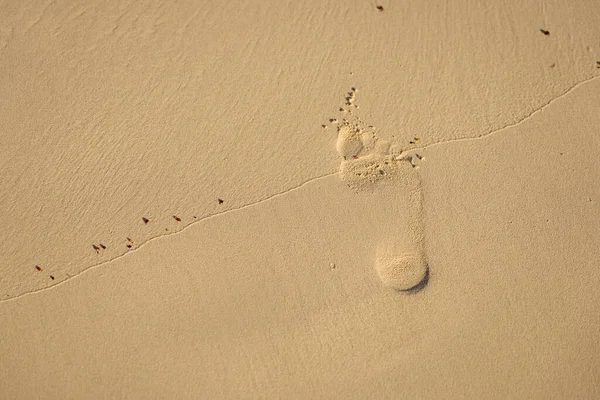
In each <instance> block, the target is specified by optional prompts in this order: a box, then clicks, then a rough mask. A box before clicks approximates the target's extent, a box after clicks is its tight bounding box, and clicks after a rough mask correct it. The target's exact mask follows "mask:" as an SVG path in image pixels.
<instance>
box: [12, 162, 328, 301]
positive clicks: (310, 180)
mask: <svg viewBox="0 0 600 400" xmlns="http://www.w3.org/2000/svg"><path fill="white" fill-rule="evenodd" d="M338 173H339V172H338V171H336V172H330V173H328V174H325V175H321V176H317V177H316V178H311V179H308V180H306V181H304V182H302V183H300V184H299V185H297V186H294V187H293V188H290V189H286V190H284V191H283V192H279V193H275V194H273V195H270V196H268V197H265V198H264V199H260V200H257V201H255V202H252V203H248V204H244V205H243V206H239V207H234V208H230V209H228V210H225V211H221V212H218V213H214V214H210V215H207V216H205V217H203V218H200V219H197V220H195V221H192V222H190V223H189V224H187V225H186V226H184V227H183V228H181V229H180V230H178V231H176V232H170V233H166V234H162V235H157V236H153V237H151V238H150V239H148V240H146V241H145V242H143V243H140V244H139V246H137V247H135V248H134V249H131V250H129V251H127V252H125V253H123V254H120V255H118V256H115V257H113V258H111V259H108V260H105V261H102V262H100V263H98V264H94V265H91V266H90V267H88V268H86V269H84V270H82V271H80V272H78V273H76V274H74V275H71V276H69V277H68V278H66V279H65V280H63V281H61V282H58V283H56V284H54V285H52V286H48V287H44V288H40V289H35V290H30V291H28V292H25V293H21V294H19V295H17V296H14V297H11V298H8V299H3V300H0V303H4V302H6V301H12V300H16V299H19V298H21V297H24V296H27V295H30V294H34V293H39V292H43V291H46V290H50V289H53V288H56V287H58V286H60V285H62V284H64V283H66V282H69V281H70V280H71V279H73V278H75V277H78V276H80V275H83V274H84V273H86V272H87V271H90V270H92V269H94V268H98V267H100V266H102V265H105V264H108V263H111V262H113V261H115V260H118V259H120V258H123V257H126V256H127V255H129V254H131V253H134V252H136V251H138V250H140V249H141V248H142V247H144V246H146V245H147V244H148V243H150V242H152V241H154V240H156V239H160V238H163V237H166V236H171V235H177V234H179V233H181V232H183V231H185V230H186V229H188V228H189V227H190V226H192V225H194V224H197V223H199V222H202V221H205V220H207V219H211V218H216V217H219V216H221V215H225V214H228V213H232V212H235V211H240V210H243V209H245V208H248V207H253V206H256V205H258V204H260V203H264V202H266V201H269V200H272V199H274V198H276V197H280V196H284V195H286V194H287V193H290V192H293V191H296V190H298V189H300V188H302V187H304V186H305V185H308V184H309V183H311V182H315V181H318V180H321V179H325V178H329V177H330V176H333V175H337V174H338Z"/></svg>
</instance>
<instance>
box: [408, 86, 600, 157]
mask: <svg viewBox="0 0 600 400" xmlns="http://www.w3.org/2000/svg"><path fill="white" fill-rule="evenodd" d="M599 78H600V75H596V76H592V77H591V78H588V79H584V80H583V81H581V82H578V83H576V84H575V85H573V86H571V87H570V88H568V89H567V90H566V91H565V92H564V93H562V94H561V95H558V96H556V97H554V98H552V99H550V100H548V101H547V102H546V103H544V104H543V105H542V106H540V107H539V108H537V109H535V110H533V111H532V112H531V113H529V114H528V115H526V116H525V117H523V118H521V119H520V120H518V121H517V122H514V123H512V124H508V125H505V126H503V127H502V128H498V129H495V130H493V131H489V132H486V133H482V134H481V135H479V136H471V137H463V138H456V139H449V140H443V141H441V142H434V143H430V144H427V145H425V146H422V147H413V148H411V149H409V150H406V151H403V152H402V153H401V154H400V155H399V157H403V156H405V155H409V154H410V153H412V152H414V151H415V150H424V149H427V148H429V147H435V146H439V145H442V144H446V143H453V142H463V141H469V140H479V139H484V138H487V137H489V136H492V135H495V134H496V133H499V132H502V131H504V130H507V129H510V128H513V127H515V126H518V125H521V124H522V123H524V122H525V121H527V120H528V119H530V118H532V117H533V116H535V115H536V114H538V113H539V112H541V111H542V110H544V108H546V107H548V106H549V105H550V104H552V103H554V102H555V101H557V100H559V99H561V98H563V97H565V96H566V95H568V94H569V93H571V92H572V91H573V90H575V89H577V88H578V87H580V86H582V85H585V84H586V83H589V82H591V81H593V80H595V79H599Z"/></svg>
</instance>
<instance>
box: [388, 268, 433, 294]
mask: <svg viewBox="0 0 600 400" xmlns="http://www.w3.org/2000/svg"><path fill="white" fill-rule="evenodd" d="M428 283H429V265H427V268H426V269H425V274H424V275H423V279H421V281H420V282H419V283H417V284H416V285H414V286H412V287H409V288H408V289H396V290H398V291H399V292H402V293H406V294H415V293H418V292H420V291H421V290H423V289H424V288H425V286H427V284H428Z"/></svg>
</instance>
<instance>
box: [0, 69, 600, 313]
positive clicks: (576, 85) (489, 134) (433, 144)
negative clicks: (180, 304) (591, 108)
mask: <svg viewBox="0 0 600 400" xmlns="http://www.w3.org/2000/svg"><path fill="white" fill-rule="evenodd" d="M599 78H600V75H596V76H593V77H591V78H588V79H585V80H583V81H581V82H578V83H576V84H575V85H573V86H571V87H570V88H568V89H567V90H566V91H565V92H564V93H562V94H561V95H559V96H557V97H554V98H552V99H550V100H549V101H547V102H546V103H544V104H543V105H542V106H540V107H539V108H537V109H535V110H534V111H532V112H531V113H530V114H528V115H526V116H525V117H523V118H521V119H520V120H519V121H517V122H515V123H512V124H508V125H505V126H503V127H502V128H499V129H496V130H493V131H490V132H487V133H483V134H481V135H479V136H473V137H465V138H456V139H449V140H444V141H441V142H434V143H430V144H428V145H426V146H422V147H415V148H412V149H410V150H406V151H404V152H402V154H400V155H399V156H398V158H402V157H403V156H407V155H409V154H410V153H412V152H414V151H416V150H423V149H426V148H429V147H434V146H439V145H443V144H446V143H452V142H461V141H468V140H479V139H484V138H487V137H489V136H491V135H495V134H496V133H499V132H502V131H504V130H507V129H510V128H513V127H515V126H518V125H520V124H522V123H524V122H525V121H527V120H528V119H530V118H532V117H533V116H535V115H536V114H538V113H539V112H541V111H542V110H543V109H544V108H546V107H548V106H549V105H550V104H552V103H554V102H555V101H557V100H559V99H561V98H563V97H565V96H566V95H568V94H569V93H571V92H572V91H573V90H575V89H577V88H578V87H580V86H582V85H584V84H586V83H589V82H591V81H593V80H595V79H599ZM337 174H339V171H336V172H330V173H327V174H325V175H321V176H317V177H315V178H311V179H308V180H306V181H304V182H302V183H300V184H299V185H297V186H294V187H292V188H290V189H286V190H284V191H282V192H279V193H275V194H273V195H271V196H268V197H265V198H264V199H261V200H257V201H255V202H252V203H248V204H245V205H243V206H239V207H236V208H230V209H228V210H226V211H222V212H219V213H215V214H210V215H207V216H205V217H203V218H200V219H198V220H196V221H193V222H191V223H189V224H188V225H186V226H185V227H183V228H182V229H181V230H179V231H177V232H170V233H167V234H162V235H157V236H153V237H151V238H150V239H148V240H147V241H145V242H143V243H140V245H139V246H137V247H136V248H135V249H132V250H130V251H127V252H126V253H123V254H120V255H118V256H116V257H113V258H111V259H109V260H105V261H102V262H100V263H98V264H94V265H92V266H90V267H88V268H86V269H84V270H82V271H80V272H78V273H77V274H75V275H71V276H69V277H68V278H67V279H65V280H63V281H61V282H59V283H57V284H55V285H52V286H48V287H45V288H40V289H36V290H31V291H28V292H25V293H22V294H20V295H18V296H14V297H11V298H8V299H3V300H0V303H4V302H6V301H13V300H17V299H20V298H21V297H24V296H28V295H31V294H35V293H39V292H43V291H46V290H50V289H53V288H56V287H58V286H60V285H63V284H65V283H66V282H69V281H71V279H73V278H75V277H78V276H81V275H83V274H84V273H86V272H87V271H90V270H92V269H94V268H98V267H100V266H102V265H105V264H108V263H111V262H113V261H115V260H118V259H120V258H123V257H126V256H127V255H128V254H131V253H133V252H136V251H138V250H140V249H141V248H142V247H144V246H145V245H147V244H148V243H150V242H152V241H154V240H156V239H159V238H162V237H166V236H171V235H176V234H178V233H181V232H183V231H184V230H186V229H188V228H189V227H190V226H192V225H194V224H196V223H199V222H201V221H204V220H207V219H209V218H216V217H218V216H221V215H225V214H228V213H231V212H235V211H239V210H243V209H245V208H248V207H252V206H256V205H258V204H261V203H263V202H266V201H269V200H271V199H274V198H276V197H280V196H283V195H285V194H287V193H289V192H292V191H295V190H298V189H300V188H302V187H304V186H305V185H307V184H309V183H311V182H314V181H318V180H321V179H325V178H328V177H330V176H333V175H337Z"/></svg>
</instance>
